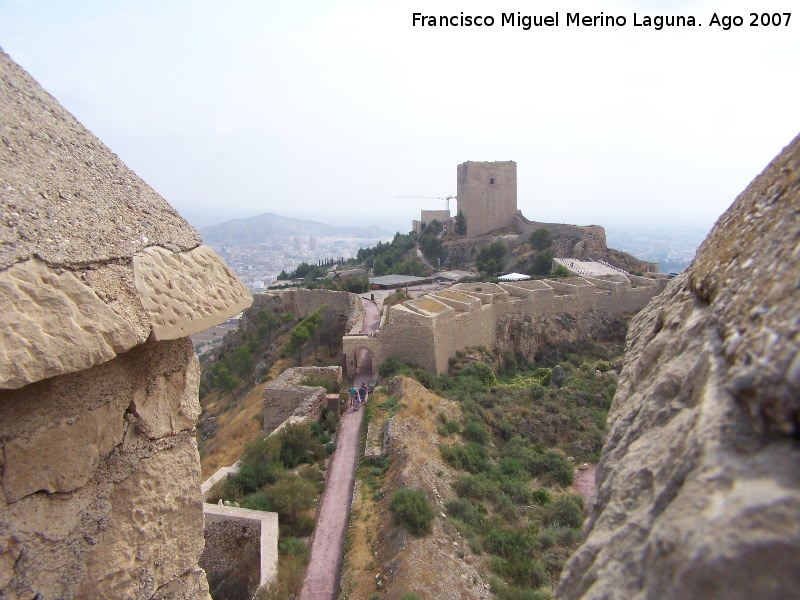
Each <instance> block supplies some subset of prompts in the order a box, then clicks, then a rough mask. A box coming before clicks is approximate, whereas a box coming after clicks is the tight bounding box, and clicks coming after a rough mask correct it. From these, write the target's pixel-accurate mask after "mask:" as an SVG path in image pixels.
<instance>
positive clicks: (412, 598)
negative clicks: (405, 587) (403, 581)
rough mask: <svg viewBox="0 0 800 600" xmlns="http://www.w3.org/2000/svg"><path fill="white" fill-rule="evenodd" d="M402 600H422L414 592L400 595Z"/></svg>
mask: <svg viewBox="0 0 800 600" xmlns="http://www.w3.org/2000/svg"><path fill="white" fill-rule="evenodd" d="M400 600H422V598H420V597H419V594H416V593H414V592H403V593H402V594H400Z"/></svg>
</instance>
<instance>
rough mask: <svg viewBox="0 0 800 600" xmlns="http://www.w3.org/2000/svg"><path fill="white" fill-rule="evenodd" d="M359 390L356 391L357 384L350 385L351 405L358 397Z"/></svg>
mask: <svg viewBox="0 0 800 600" xmlns="http://www.w3.org/2000/svg"><path fill="white" fill-rule="evenodd" d="M357 395H358V392H357V391H356V384H355V383H354V384H353V385H351V386H350V406H353V403H354V401H355V399H356V396H357Z"/></svg>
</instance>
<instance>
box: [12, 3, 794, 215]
mask: <svg viewBox="0 0 800 600" xmlns="http://www.w3.org/2000/svg"><path fill="white" fill-rule="evenodd" d="M756 7H758V9H759V10H760V11H767V12H769V13H770V14H771V13H784V12H789V13H791V12H792V10H793V9H794V12H793V13H792V15H791V17H790V21H789V25H788V27H787V26H785V25H782V26H777V27H775V26H770V27H761V26H759V27H751V26H749V23H750V21H751V20H752V17H750V16H749V14H750V11H752V10H755V8H756ZM517 11H519V12H520V13H521V14H522V15H553V14H555V13H556V12H558V13H559V26H558V27H538V28H537V27H532V28H531V29H529V30H527V31H526V30H524V29H522V28H521V27H510V26H501V15H502V13H511V12H514V13H516V12H517ZM414 12H421V13H423V14H426V15H436V16H438V15H460V13H462V12H463V13H464V15H491V16H493V17H494V18H495V24H494V26H492V27H485V26H484V27H448V28H444V27H420V26H416V27H414V26H412V13H414ZM568 12H570V13H576V12H577V13H580V14H581V15H582V16H585V15H600V13H601V12H602V13H603V15H605V16H609V15H612V16H624V17H625V18H626V20H627V24H626V25H625V26H623V27H585V26H577V27H576V26H574V25H570V26H567V25H566V15H567V13H568ZM715 12H717V13H718V15H719V16H720V17H722V16H723V15H740V16H741V17H742V18H743V25H742V26H740V27H732V28H731V29H729V30H727V31H726V30H724V29H723V28H722V27H712V26H710V21H711V18H712V16H713V14H714V13H715ZM634 13H636V14H637V18H638V21H639V22H642V21H643V20H644V16H645V15H650V16H655V15H684V16H689V15H692V16H694V17H695V19H696V21H697V22H698V23H699V24H700V26H696V27H673V28H669V27H665V28H663V29H661V30H660V31H659V30H656V29H655V28H654V27H637V26H634V21H633V19H634ZM781 20H782V22H784V23H785V16H781ZM0 46H2V47H3V49H4V50H5V51H6V52H7V53H8V54H10V55H11V57H12V58H13V59H14V60H16V61H17V62H18V63H20V64H21V65H22V66H23V67H24V68H25V69H27V70H28V71H29V72H30V73H31V74H32V75H33V76H34V77H35V78H36V79H37V80H38V81H39V82H40V83H41V84H42V85H43V86H44V87H45V88H46V89H47V90H48V91H49V92H50V93H52V94H53V95H54V96H55V97H56V98H58V100H59V101H60V102H61V103H62V104H63V105H64V106H65V107H66V108H67V109H69V110H70V111H71V112H72V113H73V114H75V115H76V117H77V118H78V119H79V120H80V121H81V122H82V123H83V124H84V125H86V126H87V127H88V128H89V129H90V130H92V131H93V132H94V133H95V134H96V135H97V136H98V137H99V138H100V139H101V140H102V141H103V142H104V143H105V144H106V145H108V146H109V147H110V148H111V149H112V150H113V151H114V152H116V153H117V154H118V155H119V156H120V157H121V158H122V160H123V161H124V162H125V163H126V164H127V165H128V166H130V167H131V168H132V169H133V170H135V171H136V172H137V173H138V174H139V175H140V176H141V177H143V178H144V179H145V180H146V181H147V182H148V183H149V184H150V185H152V186H153V187H154V188H155V189H156V190H157V191H158V192H160V193H161V194H162V195H163V196H164V197H165V198H166V199H167V200H168V201H169V202H170V203H171V204H172V205H173V206H174V207H175V208H177V209H178V210H179V211H180V212H181V213H182V214H184V216H186V217H187V218H189V220H190V221H192V222H194V223H195V224H205V223H209V222H218V221H223V220H226V219H228V218H236V217H246V216H252V215H255V214H259V213H263V212H276V213H279V214H282V215H287V216H302V217H314V218H315V219H316V220H329V221H336V222H339V223H342V222H352V223H356V222H360V223H363V224H370V223H379V224H384V223H388V222H397V223H407V224H408V227H406V229H405V230H407V229H408V228H410V221H411V219H412V218H415V217H416V218H418V214H419V212H418V211H419V209H420V208H441V207H442V205H443V203H442V202H440V201H438V200H419V199H396V198H395V197H396V196H416V195H425V196H449V195H455V192H456V165H457V164H459V163H461V162H464V161H467V160H475V161H493V160H515V161H516V162H517V172H518V194H519V203H518V204H519V208H520V209H521V210H522V211H523V213H524V214H525V215H526V216H527V217H528V218H530V219H535V220H547V221H565V222H571V223H579V224H585V223H598V224H603V223H604V222H606V221H609V220H619V219H620V218H621V217H626V218H629V219H631V220H634V221H645V220H648V219H661V220H669V221H676V220H682V219H686V220H687V221H698V220H699V221H701V222H708V224H709V225H711V224H712V223H713V221H714V220H715V219H716V218H717V217H718V216H719V215H720V214H721V213H722V212H723V211H724V210H725V209H726V208H727V207H728V206H729V205H730V203H731V202H732V201H733V199H734V198H735V197H736V195H737V194H738V193H739V192H740V191H742V190H743V189H744V187H745V186H746V185H747V184H748V183H749V182H750V181H751V180H752V179H753V177H755V176H756V175H757V174H758V173H759V172H760V171H761V170H762V169H763V168H764V167H765V166H766V165H767V163H768V162H769V161H770V160H771V159H772V158H773V156H775V154H777V153H778V152H779V151H780V150H781V148H783V147H784V146H785V145H786V144H788V143H789V141H790V140H791V139H792V138H793V137H794V136H795V135H796V134H797V133H798V132H800V110H798V108H797V107H798V106H800V100H798V99H800V5H798V4H797V2H796V1H795V0H791V1H788V0H776V1H769V2H764V1H760V0H759V1H756V0H747V1H746V2H744V1H739V0H718V1H708V2H702V1H699V2H689V1H670V2H661V1H657V0H639V1H634V0H629V1H624V0H594V1H583V0H561V1H558V2H551V1H548V0H537V1H536V2H533V1H531V0H527V1H525V0H493V1H489V0H483V1H480V2H472V1H469V0H460V1H458V2H451V1H449V0H428V1H426V2H423V1H422V0H415V1H407V0H364V1H361V0H325V1H321V0H320V1H316V0H296V1H294V2H278V1H277V0H252V1H231V2H219V1H215V2H210V1H205V0H203V1H197V0H192V1H188V0H186V1H184V0H181V1H164V0H136V1H133V0H131V1H114V0H100V1H77V0H75V1H64V0H51V1H47V2H45V1H38V0H0ZM453 208H455V204H454V205H453Z"/></svg>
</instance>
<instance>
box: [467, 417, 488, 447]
mask: <svg viewBox="0 0 800 600" xmlns="http://www.w3.org/2000/svg"><path fill="white" fill-rule="evenodd" d="M463 435H464V437H465V438H466V439H467V440H469V441H471V442H476V443H478V444H482V445H484V446H485V445H486V444H488V443H489V430H488V429H486V426H485V425H482V424H481V423H477V422H476V421H468V422H467V425H466V426H465V427H464V434H463Z"/></svg>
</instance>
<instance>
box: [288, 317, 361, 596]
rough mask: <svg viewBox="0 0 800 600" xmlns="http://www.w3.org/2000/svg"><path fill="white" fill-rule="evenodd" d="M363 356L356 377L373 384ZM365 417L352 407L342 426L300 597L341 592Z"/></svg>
mask: <svg viewBox="0 0 800 600" xmlns="http://www.w3.org/2000/svg"><path fill="white" fill-rule="evenodd" d="M365 304H368V302H365ZM359 359H360V360H359V361H358V362H359V368H358V371H357V373H356V378H355V386H356V387H357V388H358V387H359V386H360V385H361V383H362V382H364V383H367V384H369V380H370V379H371V377H372V361H371V360H369V359H368V358H367V359H364V357H359ZM367 401H369V400H367ZM363 419H364V410H363V409H362V410H359V411H354V410H353V409H352V408H348V409H347V412H346V413H345V414H344V417H343V418H342V422H341V424H340V426H339V432H338V435H337V437H336V452H334V453H333V457H332V458H331V462H330V464H329V465H328V480H327V482H326V484H325V491H324V492H323V494H322V499H321V500H320V507H319V513H318V516H317V525H316V527H315V528H314V536H313V538H312V540H311V562H310V563H309V564H308V568H307V569H306V576H305V579H304V580H303V587H302V589H301V590H300V600H317V599H322V598H325V599H331V600H335V599H336V597H337V596H338V594H339V579H340V577H341V573H342V558H343V552H344V537H345V533H346V531H347V520H348V517H349V516H350V506H351V504H352V501H353V484H354V482H355V474H356V465H357V464H358V451H359V447H360V441H361V435H360V434H361V422H362V420H363Z"/></svg>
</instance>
